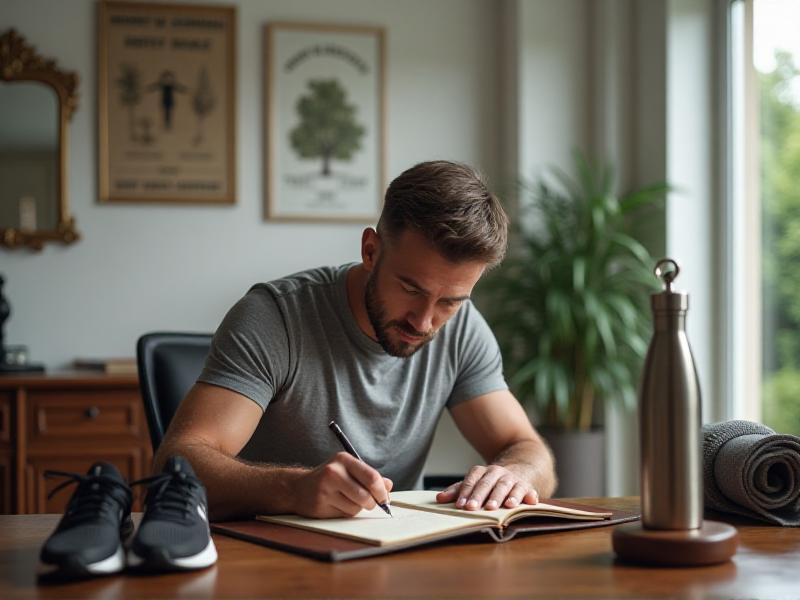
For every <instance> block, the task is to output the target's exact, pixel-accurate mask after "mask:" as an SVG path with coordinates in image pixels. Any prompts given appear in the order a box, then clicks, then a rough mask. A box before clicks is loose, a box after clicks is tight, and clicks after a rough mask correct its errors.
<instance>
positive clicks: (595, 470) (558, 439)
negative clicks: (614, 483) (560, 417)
mask: <svg viewBox="0 0 800 600" xmlns="http://www.w3.org/2000/svg"><path fill="white" fill-rule="evenodd" d="M539 433H540V434H541V435H542V437H543V438H544V439H545V441H546V442H547V444H548V445H549V446H550V449H551V450H552V451H553V455H554V456H555V459H556V474H557V475H558V488H557V489H556V493H555V494H554V497H556V498H578V497H582V496H604V495H605V479H606V468H605V467H606V465H605V460H606V455H605V431H604V430H602V429H595V430H592V431H555V430H547V429H545V430H539Z"/></svg>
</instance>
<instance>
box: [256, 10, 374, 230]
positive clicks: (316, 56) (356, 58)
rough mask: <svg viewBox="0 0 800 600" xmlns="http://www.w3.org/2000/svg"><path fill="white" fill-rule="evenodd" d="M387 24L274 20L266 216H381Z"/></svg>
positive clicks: (269, 52) (269, 48)
mask: <svg viewBox="0 0 800 600" xmlns="http://www.w3.org/2000/svg"><path fill="white" fill-rule="evenodd" d="M383 37H384V36H383V30H382V29H380V28H372V27H343V26H331V25H328V26H326V25H308V24H289V23H276V24H270V25H268V26H267V27H266V33H265V51H266V57H265V61H266V64H267V70H268V73H267V77H266V97H267V119H266V127H267V133H266V138H267V140H268V148H267V157H266V160H267V165H266V170H267V174H268V182H267V185H266V186H265V193H266V208H267V216H268V218H271V219H286V220H341V221H366V222H371V221H374V220H375V217H376V215H377V214H378V212H379V208H380V204H381V200H382V194H383V187H384V180H383V179H384V163H383V161H384V156H383V154H384V139H383V137H384V131H383V130H384V114H383V112H384V110H383V95H384V93H383Z"/></svg>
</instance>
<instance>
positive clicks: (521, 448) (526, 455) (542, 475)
mask: <svg viewBox="0 0 800 600" xmlns="http://www.w3.org/2000/svg"><path fill="white" fill-rule="evenodd" d="M491 464H493V465H499V466H501V467H505V468H506V469H508V470H509V471H511V472H512V473H514V474H515V475H516V476H517V477H519V478H520V479H523V480H524V481H528V482H530V483H531V485H533V487H534V489H536V492H537V493H538V494H539V497H541V498H549V497H550V496H552V495H553V492H555V489H556V474H555V467H554V464H553V455H552V454H551V453H550V449H549V448H548V447H547V445H546V444H545V443H544V442H542V441H541V440H523V441H519V442H516V443H514V444H511V445H510V446H508V447H507V448H505V449H504V450H503V451H502V452H500V453H499V454H498V455H497V456H495V457H494V459H493V460H492V461H491Z"/></svg>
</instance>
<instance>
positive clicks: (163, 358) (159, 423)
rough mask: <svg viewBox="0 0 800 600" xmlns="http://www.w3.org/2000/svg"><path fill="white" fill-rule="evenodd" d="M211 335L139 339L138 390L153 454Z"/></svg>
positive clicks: (158, 335) (199, 367) (202, 360)
mask: <svg viewBox="0 0 800 600" xmlns="http://www.w3.org/2000/svg"><path fill="white" fill-rule="evenodd" d="M211 337H212V336H211V334H206V333H178V332H157V333H148V334H146V335H143V336H142V337H140V338H139V341H138V343H137V344H136V359H137V361H138V364H139V388H140V389H141V392H142V400H143V401H144V412H145V415H147V428H148V429H149V430H150V441H151V443H152V444H153V452H155V451H156V450H158V446H159V445H160V444H161V440H162V439H164V432H165V431H166V430H167V427H168V426H169V422H170V421H171V420H172V417H173V415H174V414H175V411H176V410H177V409H178V405H179V404H180V403H181V400H183V398H184V397H185V396H186V394H187V393H188V392H189V390H190V389H191V387H192V386H193V385H194V383H195V381H196V380H197V377H198V376H199V375H200V371H202V369H203V365H204V364H205V360H206V356H207V355H208V350H209V348H210V347H211Z"/></svg>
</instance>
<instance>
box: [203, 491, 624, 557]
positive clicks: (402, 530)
mask: <svg viewBox="0 0 800 600" xmlns="http://www.w3.org/2000/svg"><path fill="white" fill-rule="evenodd" d="M391 509H392V514H393V515H394V518H392V517H389V516H388V515H387V514H385V513H384V512H383V511H381V509H380V508H375V509H374V510H371V511H362V512H361V513H359V514H358V515H356V516H355V517H352V518H340V519H310V518H305V517H299V516H296V515H274V516H272V515H271V516H259V517H257V520H256V521H245V522H238V523H218V524H215V525H214V530H215V531H217V532H218V533H224V534H227V535H232V536H234V537H238V538H240V539H245V540H248V541H252V542H256V543H260V544H264V545H267V546H272V547H277V548H282V549H285V550H290V551H293V552H299V553H301V554H306V555H309V556H312V557H314V558H321V559H323V560H334V561H335V560H346V559H349V558H357V557H360V556H369V555H373V554H383V553H386V552H393V551H395V550H400V549H403V548H409V547H413V546H418V545H421V544H426V543H430V542H435V541H439V540H444V539H448V538H453V537H459V536H464V535H469V534H477V535H485V536H487V537H488V538H489V539H491V540H493V541H495V542H505V541H507V540H510V539H511V538H513V537H514V536H515V535H517V534H519V533H523V532H546V531H562V530H566V529H583V528H587V527H598V526H603V525H611V524H615V523H622V522H625V521H632V520H635V519H636V518H638V515H636V514H635V513H630V512H624V511H605V510H603V509H599V508H596V507H590V506H581V505H578V504H575V503H570V502H565V501H561V500H550V501H548V502H547V503H545V502H540V503H538V504H534V505H528V504H524V505H520V506H518V507H516V508H509V509H498V510H493V511H486V510H481V511H465V510H460V509H456V508H455V507H454V505H453V504H437V502H436V492H434V491H405V492H393V493H392V494H391Z"/></svg>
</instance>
